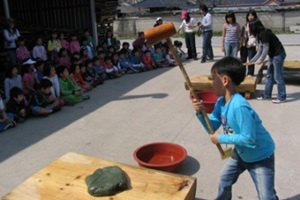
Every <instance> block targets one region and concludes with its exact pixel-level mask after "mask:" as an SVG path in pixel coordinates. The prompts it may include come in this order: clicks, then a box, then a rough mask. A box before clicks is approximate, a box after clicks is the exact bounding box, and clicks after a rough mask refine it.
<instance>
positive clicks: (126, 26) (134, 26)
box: [114, 10, 300, 38]
mask: <svg viewBox="0 0 300 200" xmlns="http://www.w3.org/2000/svg"><path fill="white" fill-rule="evenodd" d="M191 16H192V17H194V18H196V19H197V20H201V16H200V15H199V14H191ZM258 16H259V18H260V19H261V20H262V22H263V24H264V25H265V26H266V27H267V28H271V29H272V30H280V31H282V30H285V31H288V30H289V27H290V26H294V25H296V24H297V23H299V22H300V10H294V11H284V12H261V13H258ZM157 17H159V16H158V15H157V14H155V16H147V17H127V18H119V19H117V20H115V21H114V34H115V36H116V37H119V38H125V37H135V36H136V35H137V33H138V32H141V31H144V30H147V29H149V28H151V27H153V25H154V23H155V20H156V18H157ZM160 17H162V18H163V20H164V21H165V22H166V21H172V22H173V23H174V25H175V27H179V26H180V24H181V18H180V15H175V16H174V15H172V14H170V15H164V16H160ZM245 17H246V13H237V14H236V19H237V22H238V23H239V24H241V25H242V24H244V22H245ZM213 19H214V30H215V31H221V28H222V25H223V23H224V22H225V14H213Z"/></svg>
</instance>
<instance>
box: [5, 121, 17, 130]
mask: <svg viewBox="0 0 300 200" xmlns="http://www.w3.org/2000/svg"><path fill="white" fill-rule="evenodd" d="M16 124H17V123H16V122H15V121H11V122H10V123H8V124H6V126H5V127H4V128H3V130H6V129H8V128H10V127H15V126H16Z"/></svg>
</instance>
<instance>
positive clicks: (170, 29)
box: [144, 22, 232, 159]
mask: <svg viewBox="0 0 300 200" xmlns="http://www.w3.org/2000/svg"><path fill="white" fill-rule="evenodd" d="M176 33H177V31H176V29H175V27H174V24H173V23H172V22H167V23H165V24H162V25H159V26H156V27H154V28H151V29H148V30H146V31H144V34H145V38H146V40H147V44H148V45H153V44H156V43H158V42H160V41H162V40H165V39H166V40H167V44H168V46H169V50H171V52H172V54H173V56H174V58H175V60H176V62H177V63H178V65H179V68H180V70H181V72H182V75H183V77H184V79H185V81H186V83H187V86H188V87H189V90H190V91H191V93H192V95H193V97H194V98H195V99H197V100H198V101H200V99H199V97H198V95H197V94H196V92H195V90H194V89H193V87H192V83H191V81H190V78H189V76H188V74H187V72H186V70H185V68H184V66H183V64H182V62H181V59H180V58H179V57H178V55H177V53H176V50H175V48H174V46H173V44H172V41H171V39H170V37H171V36H172V35H175V34H176ZM201 114H202V115H203V117H204V119H205V122H206V124H207V127H208V129H209V133H210V134H214V130H213V128H212V126H211V123H210V121H209V118H208V116H207V113H206V111H205V110H204V109H202V111H201ZM216 146H217V148H218V150H219V152H220V154H221V158H222V159H226V158H228V157H230V156H231V154H232V148H230V149H228V150H226V151H224V150H223V149H222V146H221V145H220V144H216Z"/></svg>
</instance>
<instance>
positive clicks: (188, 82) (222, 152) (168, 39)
mask: <svg viewBox="0 0 300 200" xmlns="http://www.w3.org/2000/svg"><path fill="white" fill-rule="evenodd" d="M167 43H168V46H169V48H170V50H171V51H172V54H173V56H174V58H175V60H176V62H177V63H178V65H179V68H180V70H181V73H182V75H183V77H184V79H185V81H186V83H187V85H188V87H189V90H190V91H191V93H192V95H193V97H194V98H195V99H197V100H198V101H200V98H199V97H198V95H197V94H196V92H195V90H194V89H193V87H192V82H191V80H190V78H189V76H188V74H187V72H186V70H185V68H184V66H183V64H182V62H181V59H180V58H179V57H178V55H177V53H176V50H175V48H174V46H173V44H172V41H171V39H170V38H167ZM201 114H202V115H203V117H204V120H205V122H206V125H207V127H208V130H209V133H210V134H214V133H215V131H214V129H213V128H212V125H211V123H210V121H209V118H208V116H207V113H206V111H205V110H203V109H202V110H201ZM216 146H217V148H218V150H219V152H220V154H221V157H222V158H223V156H225V152H224V150H223V148H222V146H221V145H220V144H219V143H218V144H216Z"/></svg>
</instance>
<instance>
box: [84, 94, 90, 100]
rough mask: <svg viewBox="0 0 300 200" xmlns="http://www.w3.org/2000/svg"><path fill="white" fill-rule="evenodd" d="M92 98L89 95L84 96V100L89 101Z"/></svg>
mask: <svg viewBox="0 0 300 200" xmlns="http://www.w3.org/2000/svg"><path fill="white" fill-rule="evenodd" d="M90 98H91V97H90V95H87V94H85V95H83V100H89V99H90Z"/></svg>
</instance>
